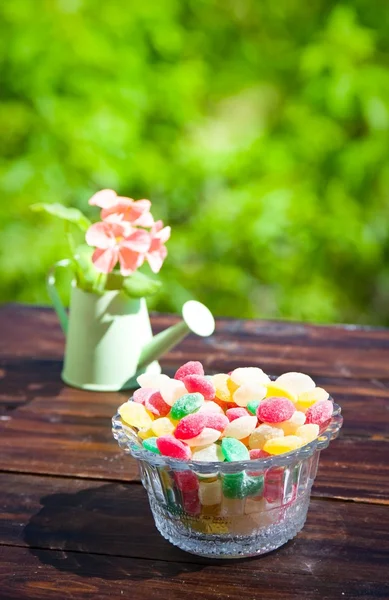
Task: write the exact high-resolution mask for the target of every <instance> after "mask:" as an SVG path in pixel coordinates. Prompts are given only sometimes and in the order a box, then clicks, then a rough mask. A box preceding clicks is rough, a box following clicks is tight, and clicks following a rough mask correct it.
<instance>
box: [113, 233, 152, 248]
mask: <svg viewBox="0 0 389 600" xmlns="http://www.w3.org/2000/svg"><path fill="white" fill-rule="evenodd" d="M150 243H151V237H150V234H149V233H148V232H147V231H144V230H143V229H136V230H135V231H134V232H133V233H131V235H129V236H128V237H126V239H125V240H123V241H122V242H121V244H120V247H121V248H122V247H124V248H128V249H129V250H134V251H135V252H142V253H143V254H144V253H145V252H147V251H148V249H149V248H150Z"/></svg>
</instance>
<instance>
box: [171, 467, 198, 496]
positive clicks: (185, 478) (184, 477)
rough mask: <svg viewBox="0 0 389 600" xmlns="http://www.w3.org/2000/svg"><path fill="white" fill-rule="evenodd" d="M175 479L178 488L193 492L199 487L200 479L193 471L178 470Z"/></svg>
mask: <svg viewBox="0 0 389 600" xmlns="http://www.w3.org/2000/svg"><path fill="white" fill-rule="evenodd" d="M174 480H175V482H176V485H177V487H178V489H180V490H182V491H185V492H193V491H194V490H198V489H199V480H198V477H197V475H195V474H194V473H193V472H192V471H177V472H176V473H174Z"/></svg>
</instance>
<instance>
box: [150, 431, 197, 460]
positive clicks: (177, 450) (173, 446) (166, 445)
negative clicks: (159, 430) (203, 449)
mask: <svg viewBox="0 0 389 600" xmlns="http://www.w3.org/2000/svg"><path fill="white" fill-rule="evenodd" d="M157 447H158V450H159V451H160V453H161V454H163V455H164V456H169V457H170V458H177V459H178V460H189V459H190V457H191V455H192V453H191V451H190V448H189V446H187V444H185V442H182V441H181V440H178V439H177V438H175V437H174V436H173V435H163V436H161V437H159V438H157Z"/></svg>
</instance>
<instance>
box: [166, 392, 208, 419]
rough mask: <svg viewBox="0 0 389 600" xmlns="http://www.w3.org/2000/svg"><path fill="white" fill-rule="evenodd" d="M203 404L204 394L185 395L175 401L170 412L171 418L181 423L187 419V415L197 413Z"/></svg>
mask: <svg viewBox="0 0 389 600" xmlns="http://www.w3.org/2000/svg"><path fill="white" fill-rule="evenodd" d="M202 404H204V396H203V395H202V394H198V393H197V394H185V395H184V396H181V398H179V399H178V400H176V401H175V403H174V404H173V406H172V409H171V411H170V416H171V418H172V419H174V420H175V421H179V420H180V419H182V418H183V417H186V415H190V414H191V413H194V412H196V411H197V410H198V409H199V408H200V406H201V405H202Z"/></svg>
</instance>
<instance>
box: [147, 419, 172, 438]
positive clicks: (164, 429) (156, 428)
mask: <svg viewBox="0 0 389 600" xmlns="http://www.w3.org/2000/svg"><path fill="white" fill-rule="evenodd" d="M175 428H176V427H175V425H174V423H172V422H171V420H170V419H168V418H167V417H160V418H159V419H155V421H153V423H152V424H151V431H152V432H153V435H156V436H157V437H160V436H161V435H169V434H171V433H173V431H174V430H175Z"/></svg>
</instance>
